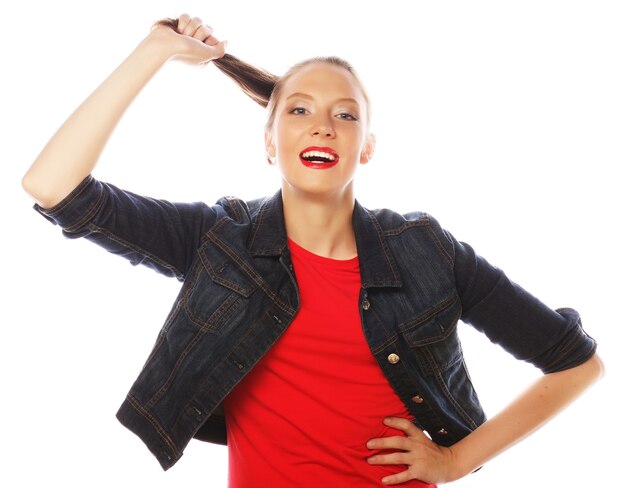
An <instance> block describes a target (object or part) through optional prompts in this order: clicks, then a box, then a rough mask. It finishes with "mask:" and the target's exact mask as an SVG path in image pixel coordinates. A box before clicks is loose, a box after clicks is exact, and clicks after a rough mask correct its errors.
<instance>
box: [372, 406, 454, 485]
mask: <svg viewBox="0 0 626 488" xmlns="http://www.w3.org/2000/svg"><path fill="white" fill-rule="evenodd" d="M383 423H384V424H385V425H386V426H388V427H391V428H393V429H397V430H400V431H402V432H404V434H405V436H392V437H379V438H377V439H370V440H369V441H368V442H367V447H368V449H377V450H381V449H382V450H386V449H392V450H398V451H400V452H392V453H389V454H382V453H381V454H375V455H374V456H371V457H369V458H367V462H368V463H370V464H404V465H406V466H407V467H408V468H407V469H406V471H402V472H400V473H398V474H394V475H391V476H386V477H385V478H383V479H382V482H383V483H384V484H386V485H396V484H399V483H404V482H405V481H409V480H412V479H417V480H420V481H423V482H426V483H445V482H447V481H452V480H454V479H458V476H455V475H454V474H453V472H454V471H455V470H454V466H455V463H454V461H455V460H454V452H453V450H452V449H450V448H449V447H444V446H440V445H438V444H435V443H434V442H433V441H432V440H430V439H429V438H428V436H427V435H426V434H424V432H422V431H421V430H420V429H418V428H417V427H416V426H415V425H414V424H413V423H412V422H411V421H410V420H408V419H403V418H398V417H388V418H386V419H384V421H383Z"/></svg>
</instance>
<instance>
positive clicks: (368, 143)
mask: <svg viewBox="0 0 626 488" xmlns="http://www.w3.org/2000/svg"><path fill="white" fill-rule="evenodd" d="M375 148H376V136H375V135H374V134H372V133H371V132H370V133H369V134H368V135H367V139H366V140H365V146H364V147H363V151H362V152H361V159H360V163H361V164H367V163H368V162H369V160H370V159H372V156H373V155H374V149H375Z"/></svg>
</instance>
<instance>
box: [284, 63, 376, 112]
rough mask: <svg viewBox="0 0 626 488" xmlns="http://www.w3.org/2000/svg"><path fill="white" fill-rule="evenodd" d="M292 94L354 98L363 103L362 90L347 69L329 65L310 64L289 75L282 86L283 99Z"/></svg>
mask: <svg viewBox="0 0 626 488" xmlns="http://www.w3.org/2000/svg"><path fill="white" fill-rule="evenodd" d="M294 93H304V94H307V95H310V96H312V97H313V98H354V99H355V100H356V101H357V102H359V103H365V97H364V95H363V90H362V88H361V86H360V84H359V82H358V81H357V79H356V78H355V77H354V76H353V75H352V73H350V72H349V71H348V70H347V69H345V68H343V67H341V66H336V65H333V64H329V63H322V62H317V63H311V64H308V65H306V66H303V67H302V68H300V69H298V70H297V71H296V72H295V73H293V74H292V75H290V76H289V77H288V78H287V79H286V80H285V84H284V86H283V90H282V95H283V97H282V98H283V99H285V98H287V97H289V96H290V95H292V94H294Z"/></svg>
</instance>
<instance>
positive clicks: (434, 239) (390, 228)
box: [364, 208, 456, 257]
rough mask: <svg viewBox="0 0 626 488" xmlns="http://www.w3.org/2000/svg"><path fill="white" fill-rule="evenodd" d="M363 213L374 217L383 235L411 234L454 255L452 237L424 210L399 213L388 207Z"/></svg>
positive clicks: (389, 236) (450, 255)
mask: <svg viewBox="0 0 626 488" xmlns="http://www.w3.org/2000/svg"><path fill="white" fill-rule="evenodd" d="M364 211H365V214H367V215H369V216H370V218H372V219H374V220H375V222H376V225H377V226H378V227H379V228H380V231H381V233H382V235H383V236H385V237H387V238H392V237H394V236H403V235H405V234H407V235H413V236H419V238H421V239H422V240H427V241H429V242H430V243H431V244H435V245H436V246H437V247H439V248H440V251H442V252H443V253H444V254H446V255H447V256H448V257H452V256H453V255H454V243H455V242H456V241H455V239H454V237H453V236H452V235H451V234H450V233H449V232H448V231H446V230H445V229H444V228H443V227H442V226H441V224H440V223H439V221H438V220H437V219H436V218H435V217H433V216H432V215H431V214H430V213H428V212H425V211H420V210H416V211H412V212H406V213H400V212H397V211H395V210H391V209H388V208H377V209H364Z"/></svg>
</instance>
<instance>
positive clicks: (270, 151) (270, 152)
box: [265, 130, 276, 159]
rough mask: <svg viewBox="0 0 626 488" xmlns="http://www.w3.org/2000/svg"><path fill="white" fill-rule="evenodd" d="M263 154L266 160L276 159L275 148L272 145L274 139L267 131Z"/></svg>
mask: <svg viewBox="0 0 626 488" xmlns="http://www.w3.org/2000/svg"><path fill="white" fill-rule="evenodd" d="M265 152H266V154H267V157H268V158H270V159H271V158H275V157H276V146H275V145H274V138H273V137H272V134H271V132H270V131H269V130H266V131H265Z"/></svg>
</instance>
